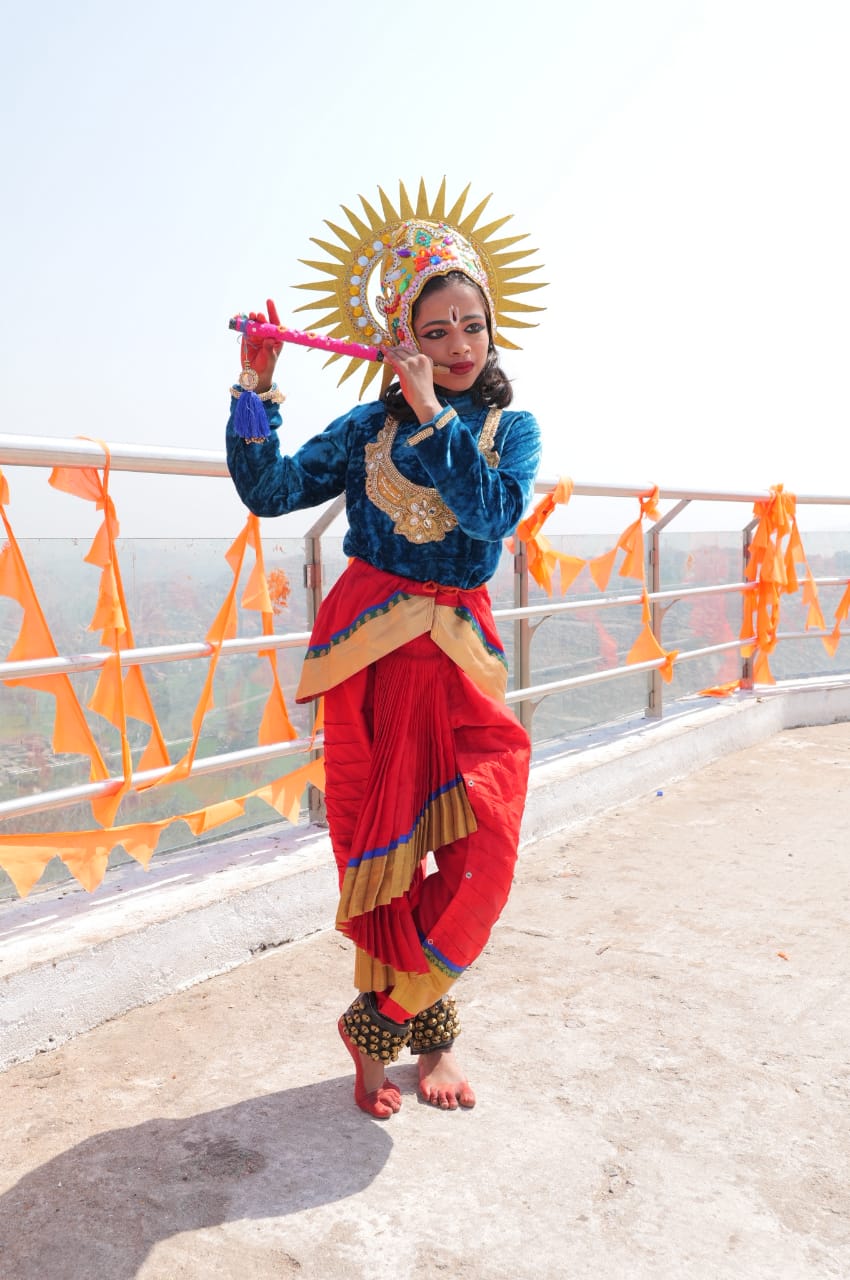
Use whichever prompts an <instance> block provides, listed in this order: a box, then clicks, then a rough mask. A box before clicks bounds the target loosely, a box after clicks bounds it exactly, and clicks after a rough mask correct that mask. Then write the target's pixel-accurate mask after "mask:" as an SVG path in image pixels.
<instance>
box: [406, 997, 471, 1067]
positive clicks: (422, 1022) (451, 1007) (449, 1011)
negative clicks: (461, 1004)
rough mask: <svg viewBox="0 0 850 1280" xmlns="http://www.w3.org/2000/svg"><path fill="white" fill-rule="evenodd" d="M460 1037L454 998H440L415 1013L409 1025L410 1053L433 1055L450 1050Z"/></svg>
mask: <svg viewBox="0 0 850 1280" xmlns="http://www.w3.org/2000/svg"><path fill="white" fill-rule="evenodd" d="M459 1035H460V1018H459V1016H458V1012H457V1004H456V1002H455V998H454V996H441V998H440V999H439V1000H437V1001H436V1003H435V1004H432V1005H429V1007H428V1008H427V1009H423V1010H422V1012H421V1013H417V1015H416V1017H415V1018H413V1020H412V1021H411V1024H410V1052H411V1053H433V1052H434V1051H435V1050H436V1049H450V1048H451V1047H452V1045H453V1044H454V1042H455V1038H456V1037H457V1036H459Z"/></svg>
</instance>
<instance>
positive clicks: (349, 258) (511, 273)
mask: <svg viewBox="0 0 850 1280" xmlns="http://www.w3.org/2000/svg"><path fill="white" fill-rule="evenodd" d="M398 185H399V198H398V207H396V206H394V205H393V203H392V201H391V200H390V199H389V197H388V196H387V195H386V193H385V192H384V190H383V189H382V188H381V187H379V188H378V195H379V197H380V205H381V212H380V213H378V211H377V210H376V209H375V208H374V206H373V205H371V204H370V203H369V201H368V200H366V199H365V197H364V196H360V197H359V200H360V203H361V205H362V206H363V216H362V217H361V216H359V215H358V214H357V213H354V212H353V211H352V210H351V209H348V208H347V207H346V206H345V205H342V206H340V207H341V208H342V211H343V213H344V214H345V216H346V218H347V219H348V222H349V223H350V226H351V229H350V230H349V229H348V228H347V227H344V226H339V225H338V224H337V223H334V222H330V221H328V220H327V219H325V225H326V226H327V227H328V228H329V229H330V231H331V232H332V233H333V235H334V236H336V238H337V242H336V243H334V242H333V241H330V240H322V239H319V238H317V237H315V236H312V237H311V240H312V242H313V244H315V245H318V247H319V248H320V249H321V250H322V251H323V252H324V253H326V254H328V255H329V257H328V259H327V260H326V261H322V262H319V261H315V260H312V259H308V258H302V259H301V262H302V263H303V264H304V266H307V267H310V268H312V269H313V270H314V271H318V272H320V273H321V275H322V277H323V278H322V279H320V280H310V281H308V282H307V283H305V284H298V285H296V286H295V287H296V288H297V289H306V290H309V291H311V292H315V293H320V294H321V295H322V296H321V297H319V298H317V299H316V300H314V301H312V302H307V303H305V304H304V305H303V306H301V307H298V308H297V310H298V311H313V312H321V313H322V314H321V316H319V317H318V318H317V319H314V320H312V321H311V328H313V329H325V330H327V331H328V335H329V336H330V337H332V338H341V339H343V340H349V341H351V340H354V341H357V342H365V343H367V344H370V345H373V346H377V345H379V344H382V343H386V344H390V345H392V342H393V338H392V336H391V334H390V332H389V330H388V327H387V324H386V319H385V304H384V298H383V292H382V287H381V286H382V280H381V269H382V264H383V263H384V262H385V260H386V259H387V258H388V251H389V247H390V245H391V243H392V242H393V239H394V236H395V235H396V233H397V232H398V230H399V228H400V227H402V226H403V224H405V223H407V222H410V221H419V222H422V223H426V224H438V225H439V226H441V227H445V228H448V229H450V230H451V231H452V232H454V233H456V234H458V235H459V236H461V237H463V239H464V240H465V241H467V242H468V244H469V245H471V246H472V249H473V250H474V252H475V254H476V255H477V257H478V259H479V260H480V263H481V266H482V268H483V271H484V274H485V275H486V278H487V282H488V284H489V293H490V299H492V309H493V317H494V320H495V331H494V333H493V341H494V342H495V343H496V345H497V346H500V347H504V348H506V349H508V350H511V351H518V350H519V347H518V346H517V344H516V343H514V342H511V341H510V339H509V338H507V337H506V336H505V334H504V332H503V330H504V329H531V328H534V327H535V326H534V322H533V321H531V320H528V319H523V318H522V317H523V316H528V315H529V314H531V313H533V312H537V311H543V310H544V308H543V307H537V306H533V305H532V304H531V303H528V302H523V301H522V297H521V295H523V294H526V293H530V292H532V291H533V290H535V289H541V288H543V287H544V283H545V282H543V281H529V280H527V279H526V278H525V277H527V276H529V275H531V274H532V273H533V272H535V271H539V270H540V266H541V264H540V263H536V264H530V263H529V262H528V259H529V258H530V257H531V256H532V255H533V254H535V253H536V252H537V250H536V249H526V248H517V246H518V245H520V244H521V242H522V241H524V240H527V239H528V235H527V234H526V233H521V234H519V235H511V236H500V235H499V234H498V233H499V232H500V231H501V229H502V228H503V227H504V226H505V224H506V223H507V222H509V221H510V219H511V217H512V216H513V215H512V214H507V215H506V216H504V217H501V218H497V219H495V220H494V221H490V222H486V223H483V222H482V218H483V215H484V212H485V210H486V208H487V205H488V204H489V202H490V199H491V196H489V195H488V196H485V197H484V199H483V200H481V201H479V203H478V204H476V205H475V207H474V208H472V209H471V210H470V211H469V212H466V202H467V197H468V195H469V187H470V185H471V184H467V186H466V187H464V189H463V191H462V192H461V194H460V195H459V196H458V198H457V199H456V200H455V202H454V204H453V205H452V206H451V208H449V209H448V210H447V208H446V180H445V178H443V180H442V182H441V183H440V189H439V191H438V192H437V195H436V197H435V199H434V200H433V201H431V200H429V198H428V194H427V191H426V189H425V182H424V180H423V179H420V182H419V191H418V195H417V199H416V204H415V205H414V204H413V203H412V202H411V200H410V197H409V196H408V194H407V191H406V189H405V186H404V183H403V182H399V184H398ZM490 299H488V301H489V300H490ZM344 358H345V357H343V356H341V355H332V356H330V357H329V359H328V360H327V361H326V362H325V363H326V366H327V365H329V364H333V363H334V361H336V360H341V359H344ZM361 365H365V373H364V378H363V382H362V384H361V387H360V396H361V397H362V396H363V393H364V392H365V390H366V388H367V387H368V386H369V384H370V383H371V381H372V380H373V378H374V377H375V376H376V375H377V373H378V370H379V369H380V367H381V366H380V365H378V364H377V363H375V362H374V361H367V360H362V359H358V358H349V360H348V363H347V366H346V368H345V370H344V371H343V373H342V376H341V377H340V379H339V383H338V385H341V384H342V383H343V382H345V381H346V379H347V378H350V377H351V375H352V374H353V373H355V372H356V371H357V370H358V369H359V368H360V366H361ZM388 373H389V370H388V369H387V370H385V374H388Z"/></svg>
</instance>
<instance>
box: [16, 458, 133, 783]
mask: <svg viewBox="0 0 850 1280" xmlns="http://www.w3.org/2000/svg"><path fill="white" fill-rule="evenodd" d="M2 496H3V497H4V503H3V504H2V506H0V518H2V520H3V525H4V528H5V530H6V539H7V541H6V543H5V544H4V546H3V548H2V550H0V595H4V596H8V597H9V598H10V599H11V600H14V601H15V602H16V603H17V604H19V605H20V606H21V609H22V610H23V617H22V619H21V626H20V631H19V632H18V638H17V640H16V641H15V643H14V644H13V646H12V648H11V650H10V651H9V653H8V655H7V658H6V661H7V662H26V661H28V660H32V659H36V658H56V657H58V656H59V651H58V650H57V648H56V645H55V644H54V642H53V636H52V635H51V632H50V628H49V626H48V624H47V619H46V618H45V616H44V614H43V612H42V609H41V605H40V603H39V600H38V596H37V595H36V591H35V587H34V586H33V584H32V580H31V579H30V576H29V573H28V571H27V567H26V563H25V562H24V557H23V555H22V553H21V549H20V547H19V546H18V543H17V541H16V539H15V535H14V533H13V532H12V526H11V525H10V523H9V520H8V517H7V515H6V511H5V507H6V505H8V500H9V488H8V485H7V484H6V483H5V481H4V484H3V489H2ZM5 683H6V684H7V685H9V686H10V687H15V686H23V687H25V688H28V689H36V690H38V691H40V692H43V693H48V694H50V695H51V696H52V697H54V698H55V700H56V710H55V716H54V724H53V743H52V745H53V750H54V752H56V754H62V753H68V754H75V755H85V756H88V758H89V760H90V762H91V764H90V770H89V777H90V779H91V781H92V782H102V781H104V780H105V779H106V778H108V777H109V770H108V768H107V766H106V763H105V761H104V759H103V756H102V755H101V753H100V749H99V747H98V745H97V743H96V742H95V740H94V737H93V735H92V732H91V730H90V728H89V726H88V723H87V721H86V717H85V712H84V711H83V708H82V706H81V705H80V702H79V699H78V698H77V695H76V693H75V692H74V687H73V685H72V684H71V681H70V679H69V677H68V676H66V675H52V676H26V677H18V678H16V679H10V680H6V681H5Z"/></svg>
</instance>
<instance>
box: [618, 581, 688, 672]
mask: <svg viewBox="0 0 850 1280" xmlns="http://www.w3.org/2000/svg"><path fill="white" fill-rule="evenodd" d="M642 614H643V626H642V627H641V630H640V635H639V636H638V638H637V640H636V641H635V642H634V644H633V645H632V647H631V649H630V650H629V654H628V657H627V658H626V665H627V666H631V665H633V664H634V663H635V662H655V661H657V659H659V658H662V659H663V661H662V663H661V666H660V667H659V671H660V672H661V676H662V679H663V680H664V681H665V682H666V683H667V684H669V683H670V681H671V680H672V679H673V664H674V662H675V661H676V658H677V657H678V656H679V651H678V649H664V648H662V646H661V645H660V644H659V643H658V640H657V639H656V638H655V632H654V631H653V630H652V622H651V619H652V610H651V608H650V604H649V594H648V592H647V590H646V587H644V589H643V604H642Z"/></svg>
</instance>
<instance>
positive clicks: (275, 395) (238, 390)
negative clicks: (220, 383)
mask: <svg viewBox="0 0 850 1280" xmlns="http://www.w3.org/2000/svg"><path fill="white" fill-rule="evenodd" d="M244 389H245V388H244V387H240V386H239V384H238V383H234V384H233V386H232V387H231V388H230V395H231V397H232V398H233V399H234V400H238V399H239V397H240V396H241V395H242V392H243V390H244ZM253 394H254V395H255V396H256V397H257V399H258V400H262V401H266V400H270V401H271V403H272V404H283V402H284V400H285V399H286V396H285V395H284V394H283V392H282V391H279V390H278V386H277V383H276V382H273V383H272V385H271V386H270V387H269V389H268V391H255V392H254V393H253Z"/></svg>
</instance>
